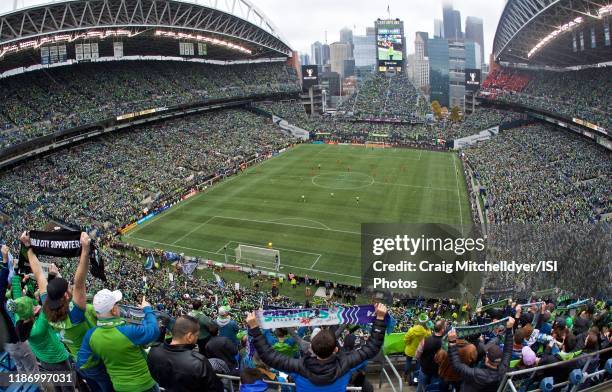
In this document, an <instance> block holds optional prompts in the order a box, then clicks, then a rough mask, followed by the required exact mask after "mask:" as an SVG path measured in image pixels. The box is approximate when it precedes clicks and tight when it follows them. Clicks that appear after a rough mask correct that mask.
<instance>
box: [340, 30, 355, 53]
mask: <svg viewBox="0 0 612 392" xmlns="http://www.w3.org/2000/svg"><path fill="white" fill-rule="evenodd" d="M340 42H344V43H345V44H348V45H349V46H350V50H351V51H350V57H349V58H353V50H354V43H353V30H351V29H349V28H348V27H345V28H343V29H342V30H340Z"/></svg>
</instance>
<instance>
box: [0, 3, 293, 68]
mask: <svg viewBox="0 0 612 392" xmlns="http://www.w3.org/2000/svg"><path fill="white" fill-rule="evenodd" d="M36 3H38V4H34V5H32V2H29V3H28V6H27V7H24V8H18V9H17V10H12V11H9V12H6V13H3V14H1V15H0V59H1V58H2V55H3V50H4V51H5V53H7V52H6V49H7V48H11V49H12V51H14V52H17V51H19V50H20V49H22V47H23V48H25V49H27V48H37V47H39V46H41V45H42V44H43V43H47V42H51V43H52V42H57V41H55V40H56V39H57V37H65V38H64V39H65V40H67V41H68V42H72V41H73V40H76V39H80V38H82V37H83V34H84V33H87V32H91V31H97V32H98V33H101V32H107V31H110V32H112V33H115V32H117V31H119V29H123V30H129V31H130V32H131V34H130V35H129V36H130V37H131V36H132V35H141V34H142V33H146V34H145V35H152V34H154V33H155V32H156V31H159V30H160V29H162V30H163V31H166V32H167V31H171V32H175V33H177V34H190V35H192V36H200V38H202V37H203V38H202V39H206V40H208V41H206V42H207V44H208V45H209V46H211V47H214V46H215V45H216V44H217V43H222V45H225V49H231V48H238V47H240V48H244V49H248V52H245V51H243V52H244V53H249V55H250V57H262V56H267V57H278V56H289V55H290V54H291V48H290V46H289V44H288V43H287V42H286V41H285V40H284V39H283V37H282V36H281V34H280V32H279V31H278V29H277V28H276V27H275V26H274V24H273V23H272V22H271V21H270V20H269V19H268V18H267V17H266V16H265V15H264V14H263V13H262V12H261V11H260V10H259V9H258V8H257V7H256V6H255V5H253V4H252V3H251V1H250V0H199V1H198V0H191V1H189V0H186V1H179V0H63V1H54V2H48V1H46V2H45V1H39V2H36ZM163 37H167V36H163ZM50 38H53V40H50ZM86 38H89V37H86ZM94 38H95V37H94ZM177 39H178V37H177ZM41 40H44V41H41ZM232 45H234V46H232ZM16 47H17V48H18V49H15V48H16ZM224 57H226V56H224ZM243 57H244V56H243Z"/></svg>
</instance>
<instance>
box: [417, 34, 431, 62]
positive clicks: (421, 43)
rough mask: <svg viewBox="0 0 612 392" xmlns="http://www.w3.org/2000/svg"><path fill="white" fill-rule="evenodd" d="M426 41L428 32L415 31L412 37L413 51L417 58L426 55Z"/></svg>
mask: <svg viewBox="0 0 612 392" xmlns="http://www.w3.org/2000/svg"><path fill="white" fill-rule="evenodd" d="M427 41H429V33H427V32H425V31H417V32H416V34H415V37H414V53H415V54H416V56H417V58H419V57H420V58H423V57H427V56H428V54H427Z"/></svg>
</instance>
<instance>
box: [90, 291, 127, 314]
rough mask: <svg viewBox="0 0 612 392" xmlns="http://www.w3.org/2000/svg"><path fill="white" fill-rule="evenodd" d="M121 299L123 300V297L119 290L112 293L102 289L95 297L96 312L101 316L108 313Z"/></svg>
mask: <svg viewBox="0 0 612 392" xmlns="http://www.w3.org/2000/svg"><path fill="white" fill-rule="evenodd" d="M121 298H123V295H121V291H119V290H115V291H110V290H109V289H102V290H100V291H98V292H97V293H96V295H94V298H93V307H94V310H95V311H96V313H100V314H102V313H108V312H110V311H111V309H112V308H113V306H115V304H116V303H117V302H119V301H121Z"/></svg>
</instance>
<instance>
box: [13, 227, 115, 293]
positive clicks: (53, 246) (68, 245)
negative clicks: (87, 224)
mask: <svg viewBox="0 0 612 392" xmlns="http://www.w3.org/2000/svg"><path fill="white" fill-rule="evenodd" d="M80 239H81V232H80V231H71V230H56V231H38V230H32V231H30V242H31V244H32V250H33V251H34V253H36V254H37V255H45V256H55V257H79V256H80V255H81V241H80ZM27 254H28V251H27V248H26V247H25V246H23V245H22V246H21V251H20V252H19V264H18V265H19V272H20V273H30V272H31V269H30V264H29V262H28V257H27ZM89 266H90V268H89V269H90V271H91V274H92V275H93V276H95V277H96V278H98V279H101V280H102V281H104V282H106V276H105V275H104V260H103V259H102V255H101V254H100V252H99V250H98V248H97V246H96V244H95V242H94V241H93V240H92V242H91V246H90V251H89Z"/></svg>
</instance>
